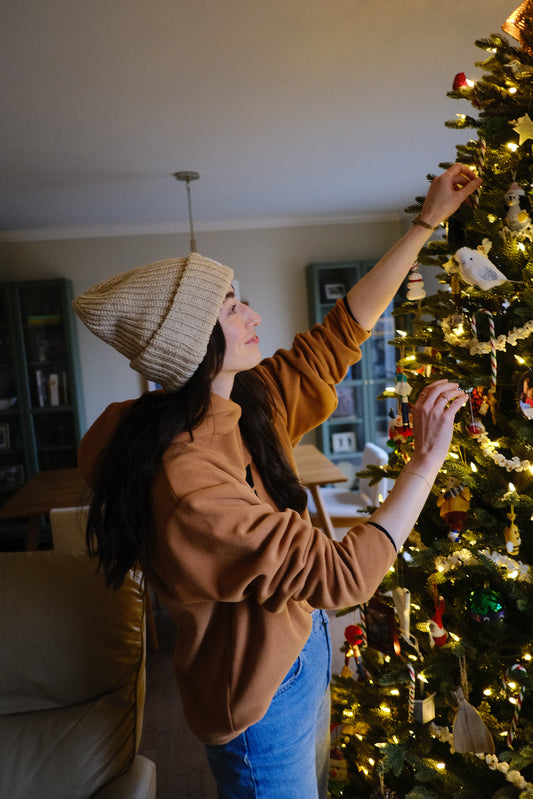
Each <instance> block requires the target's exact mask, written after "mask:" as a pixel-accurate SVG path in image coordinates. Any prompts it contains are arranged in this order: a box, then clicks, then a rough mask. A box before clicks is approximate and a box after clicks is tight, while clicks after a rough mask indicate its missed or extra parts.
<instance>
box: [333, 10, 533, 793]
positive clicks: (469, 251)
mask: <svg viewBox="0 0 533 799" xmlns="http://www.w3.org/2000/svg"><path fill="white" fill-rule="evenodd" d="M502 27H503V31H504V33H502V34H493V35H491V36H490V37H489V38H488V39H484V40H480V41H477V42H476V45H477V46H478V47H479V48H480V49H481V50H482V51H483V52H484V56H483V60H482V61H480V62H478V63H477V64H476V66H478V67H481V70H482V72H483V76H482V77H481V78H480V79H479V80H477V81H476V82H475V83H474V82H473V81H470V80H468V79H467V78H466V76H465V75H464V74H462V73H461V74H459V75H457V76H456V77H455V80H454V81H453V88H452V89H451V90H450V92H449V96H450V97H451V98H453V99H454V100H459V99H461V100H464V101H466V102H467V103H469V104H470V106H471V110H470V111H469V113H464V114H460V115H459V114H458V115H457V118H456V119H454V120H453V121H452V122H448V123H446V124H447V125H448V126H449V127H453V128H456V129H466V128H471V129H473V131H474V136H475V138H472V139H471V140H469V141H468V143H467V144H464V145H463V144H462V145H459V146H458V147H457V160H458V161H461V162H462V163H466V164H469V165H471V166H472V167H473V168H475V169H476V170H477V171H478V172H479V173H480V174H481V175H482V177H483V185H482V187H481V189H480V190H479V192H478V194H477V195H476V196H475V197H474V198H473V200H472V201H470V202H469V203H468V204H464V205H463V206H462V207H461V209H460V210H459V211H458V212H457V213H456V214H455V215H454V216H453V218H451V219H450V220H447V222H446V223H445V226H444V227H443V230H442V233H441V234H440V235H437V236H435V237H434V238H433V239H432V240H431V241H430V242H429V243H428V244H427V246H426V247H425V248H424V249H423V250H422V252H421V254H420V258H419V264H420V265H421V266H422V267H423V271H424V273H425V272H426V271H427V269H429V268H430V267H431V268H433V269H435V270H436V272H435V275H436V278H437V281H438V282H437V283H436V285H438V290H437V291H436V293H434V294H432V295H431V296H426V291H425V288H424V285H423V280H422V277H421V273H420V272H419V269H418V267H417V266H415V267H414V268H413V270H412V273H411V275H410V278H409V285H408V293H407V300H406V301H405V302H404V303H403V304H402V305H401V307H400V308H398V309H397V312H396V313H397V315H398V317H399V320H400V319H401V324H402V326H405V328H406V329H405V330H403V331H401V332H400V331H398V334H397V336H396V338H395V340H394V341H393V342H391V344H393V345H394V346H395V347H396V349H397V351H398V370H399V376H398V383H397V394H398V408H399V414H398V417H397V418H396V419H394V420H392V422H391V433H390V436H391V437H390V441H389V445H390V446H391V456H390V460H389V464H388V466H386V467H384V468H380V467H373V468H372V469H370V470H369V471H367V472H365V475H366V476H369V474H371V475H372V476H373V477H374V478H375V479H379V478H382V477H383V476H384V475H386V476H388V477H395V476H397V475H398V474H399V473H400V471H401V469H402V468H403V467H404V465H405V463H406V462H407V461H408V460H409V457H410V452H411V447H412V436H411V429H410V426H409V425H410V418H409V404H410V403H413V402H414V401H416V398H417V396H418V394H419V393H420V392H421V391H422V389H423V388H424V386H425V385H427V384H428V383H429V382H432V381H433V380H435V379H438V378H440V377H445V378H448V379H450V380H455V381H458V382H459V384H460V386H461V387H462V388H463V389H465V390H466V391H468V392H469V395H470V402H469V403H468V404H467V405H466V406H465V408H464V409H463V410H462V411H461V412H460V413H459V414H458V416H457V419H456V425H455V432H454V437H453V441H452V446H451V448H450V452H449V456H448V457H447V459H446V461H445V463H444V465H443V468H442V470H441V472H440V473H439V476H438V478H437V480H436V482H435V485H434V487H433V490H432V493H431V494H430V496H429V499H428V501H427V503H426V506H425V508H424V510H423V512H422V514H421V515H420V518H419V520H418V522H417V525H416V529H415V530H414V531H413V533H412V534H411V536H410V538H409V540H408V541H407V542H406V544H405V546H404V548H403V550H402V552H401V553H400V555H399V557H398V559H397V562H396V565H395V567H394V569H393V570H391V572H390V573H389V574H388V575H387V578H386V579H385V580H384V582H383V584H382V585H381V587H380V590H379V592H378V595H376V597H374V598H373V600H372V601H371V602H370V603H369V604H368V605H366V606H365V607H363V608H357V609H349V610H348V611H347V612H348V615H347V616H346V619H347V628H346V644H345V646H346V666H345V669H344V670H343V675H342V676H340V677H339V678H337V679H336V681H335V683H334V686H333V689H334V690H333V697H334V704H333V708H334V713H333V721H334V725H333V729H332V732H333V741H334V751H333V755H332V761H331V764H332V768H331V772H330V774H331V778H332V779H331V784H330V790H331V794H332V795H333V796H343V797H373V798H374V799H384V798H385V797H390V798H391V799H392V797H402V799H403V797H408V798H409V799H433V798H434V799H452V797H453V798H454V799H455V797H461V799H469V798H470V797H472V799H474V797H476V799H477V797H479V796H483V797H487V798H488V797H493V799H503V797H521V799H524V797H533V662H532V656H533V623H532V622H533V574H532V570H531V567H530V564H531V563H533V521H532V519H533V515H532V514H533V210H531V208H530V202H531V200H532V199H533V121H532V119H531V117H530V114H532V113H533V112H532V105H533V0H528V1H527V2H525V3H523V4H522V5H521V6H520V7H519V8H518V9H516V11H515V12H514V13H513V14H512V16H511V17H510V18H509V19H508V20H507V21H506V22H505V23H504V24H503V26H502ZM450 83H452V82H451V81H450ZM439 166H440V167H441V168H443V169H444V168H447V167H448V166H449V164H440V165H439ZM428 177H429V178H431V177H432V176H428ZM422 200H423V198H417V199H416V202H415V203H414V204H413V206H412V207H410V208H409V209H407V210H408V212H409V213H416V212H418V211H420V209H421V206H422ZM406 385H407V387H408V388H407V390H406ZM407 391H409V393H408V394H407ZM402 410H403V414H402V412H401V411H402ZM352 615H353V618H352Z"/></svg>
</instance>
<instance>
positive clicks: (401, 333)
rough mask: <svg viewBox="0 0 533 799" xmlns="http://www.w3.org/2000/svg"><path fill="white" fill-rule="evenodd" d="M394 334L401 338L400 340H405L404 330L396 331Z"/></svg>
mask: <svg viewBox="0 0 533 799" xmlns="http://www.w3.org/2000/svg"><path fill="white" fill-rule="evenodd" d="M396 333H397V335H398V336H401V337H402V338H405V336H406V335H407V333H406V332H405V330H397V331H396Z"/></svg>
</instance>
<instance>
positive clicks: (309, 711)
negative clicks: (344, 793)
mask: <svg viewBox="0 0 533 799" xmlns="http://www.w3.org/2000/svg"><path fill="white" fill-rule="evenodd" d="M312 618H313V629H312V630H311V633H310V635H309V638H308V639H307V642H306V644H305V646H304V648H303V649H302V651H301V652H300V654H299V656H298V657H297V658H296V661H295V662H294V664H293V665H292V667H291V668H290V670H289V672H288V674H287V676H286V677H285V679H284V680H283V682H282V683H281V685H280V687H279V688H278V690H277V692H276V694H275V695H274V698H273V699H272V702H271V703H270V707H269V708H268V710H267V712H266V714H265V715H264V716H263V718H262V719H260V721H258V722H257V723H256V724H253V725H252V726H251V727H249V728H248V729H247V730H246V731H245V732H243V733H241V735H239V736H238V737H237V738H235V739H233V740H232V741H230V742H229V743H228V744H223V745H221V746H212V745H210V744H209V745H207V746H206V750H207V759H208V761H209V765H210V767H211V771H212V772H213V775H214V777H215V780H216V783H217V787H218V797H219V799H295V797H302V799H325V797H326V791H327V785H328V768H329V725H330V694H329V681H330V677H331V642H330V638H329V626H328V624H329V622H328V617H327V614H326V613H325V612H324V611H323V610H315V611H313V614H312Z"/></svg>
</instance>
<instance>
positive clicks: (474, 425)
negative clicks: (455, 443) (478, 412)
mask: <svg viewBox="0 0 533 799" xmlns="http://www.w3.org/2000/svg"><path fill="white" fill-rule="evenodd" d="M472 391H473V389H470V390H469V391H468V404H469V405H470V422H469V424H467V425H466V427H465V429H466V432H467V435H468V437H469V438H479V436H480V435H481V434H482V432H483V430H484V427H483V425H482V423H481V419H478V418H477V416H474V408H473V406H472Z"/></svg>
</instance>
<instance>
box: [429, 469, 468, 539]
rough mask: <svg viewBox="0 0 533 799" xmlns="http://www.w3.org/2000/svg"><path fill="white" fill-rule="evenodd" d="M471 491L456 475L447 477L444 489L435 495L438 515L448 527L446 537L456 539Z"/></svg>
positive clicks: (459, 532) (462, 522)
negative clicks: (437, 495) (438, 494)
mask: <svg viewBox="0 0 533 799" xmlns="http://www.w3.org/2000/svg"><path fill="white" fill-rule="evenodd" d="M470 498H471V493H470V489H469V488H468V486H467V485H465V484H464V483H462V482H461V481H460V480H459V478H457V477H449V478H448V482H447V484H446V488H445V490H444V491H443V492H442V494H440V496H439V497H437V507H438V508H440V515H441V517H442V518H443V519H444V521H445V522H446V523H447V525H448V527H449V528H450V532H449V533H448V538H449V539H450V540H451V541H454V542H456V541H458V540H459V538H460V535H461V531H462V529H463V527H464V525H465V521H466V516H467V513H468V509H469V508H470Z"/></svg>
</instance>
